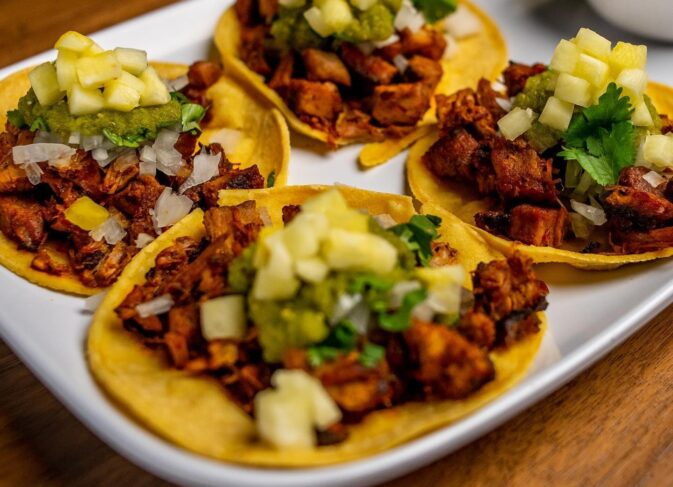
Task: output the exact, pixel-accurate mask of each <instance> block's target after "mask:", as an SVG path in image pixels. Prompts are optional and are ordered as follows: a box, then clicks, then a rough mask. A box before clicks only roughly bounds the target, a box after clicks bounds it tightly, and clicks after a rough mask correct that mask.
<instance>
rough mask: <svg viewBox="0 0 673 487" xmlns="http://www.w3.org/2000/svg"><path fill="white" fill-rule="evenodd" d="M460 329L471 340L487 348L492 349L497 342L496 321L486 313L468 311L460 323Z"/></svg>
mask: <svg viewBox="0 0 673 487" xmlns="http://www.w3.org/2000/svg"><path fill="white" fill-rule="evenodd" d="M458 331H459V332H460V334H461V335H463V336H464V337H465V338H467V339H468V340H469V341H470V342H472V343H474V344H476V345H478V346H480V347H482V348H486V349H491V348H492V347H493V345H494V344H495V338H496V336H495V335H496V327H495V322H494V321H493V320H492V319H491V318H490V316H488V315H487V314H486V313H482V312H478V311H472V310H470V311H468V312H467V313H465V314H464V315H463V316H462V317H461V319H460V323H459V324H458Z"/></svg>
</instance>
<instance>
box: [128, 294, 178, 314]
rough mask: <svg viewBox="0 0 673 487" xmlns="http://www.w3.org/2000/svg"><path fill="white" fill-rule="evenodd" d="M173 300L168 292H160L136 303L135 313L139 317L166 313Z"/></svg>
mask: <svg viewBox="0 0 673 487" xmlns="http://www.w3.org/2000/svg"><path fill="white" fill-rule="evenodd" d="M174 304H175V302H174V301H173V298H172V297H171V295H170V294H162V295H161V296H158V297H156V298H154V299H152V300H150V301H147V302H145V303H140V304H138V305H136V313H138V314H139V315H140V317H141V318H148V317H150V316H155V315H160V314H163V313H167V312H169V311H170V310H171V308H172V307H173V305H174Z"/></svg>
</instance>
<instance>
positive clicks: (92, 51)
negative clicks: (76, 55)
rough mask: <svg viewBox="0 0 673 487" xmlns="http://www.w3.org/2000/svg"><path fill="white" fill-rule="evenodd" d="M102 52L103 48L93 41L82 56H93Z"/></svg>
mask: <svg viewBox="0 0 673 487" xmlns="http://www.w3.org/2000/svg"><path fill="white" fill-rule="evenodd" d="M102 52H105V49H103V48H102V47H100V46H99V45H98V44H96V43H95V42H93V43H92V44H91V45H90V46H89V47H88V48H87V49H86V50H85V51H84V52H83V53H82V56H95V55H96V54H100V53H102Z"/></svg>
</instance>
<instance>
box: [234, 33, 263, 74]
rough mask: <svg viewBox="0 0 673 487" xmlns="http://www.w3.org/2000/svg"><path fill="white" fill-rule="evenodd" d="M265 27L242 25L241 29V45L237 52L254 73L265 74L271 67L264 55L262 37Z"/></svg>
mask: <svg viewBox="0 0 673 487" xmlns="http://www.w3.org/2000/svg"><path fill="white" fill-rule="evenodd" d="M265 35H266V27H265V26H264V25H259V26H257V27H243V28H242V29H241V45H240V47H239V53H240V56H241V59H242V60H243V62H244V63H245V64H246V65H247V66H248V67H249V68H250V69H252V70H253V71H254V72H255V73H257V74H261V75H262V76H267V75H269V74H271V67H270V66H269V63H268V62H267V61H266V57H265V56H264V37H265Z"/></svg>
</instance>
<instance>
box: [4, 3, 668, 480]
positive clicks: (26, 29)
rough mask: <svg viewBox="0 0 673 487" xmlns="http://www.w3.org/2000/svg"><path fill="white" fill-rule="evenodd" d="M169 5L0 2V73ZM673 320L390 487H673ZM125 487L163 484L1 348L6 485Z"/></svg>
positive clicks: (664, 318)
mask: <svg viewBox="0 0 673 487" xmlns="http://www.w3.org/2000/svg"><path fill="white" fill-rule="evenodd" d="M169 3H172V2H171V0H142V1H139V0H133V1H130V0H127V1H124V2H109V1H106V0H88V1H87V2H79V1H75V0H59V1H58V2H54V1H53V0H33V1H31V2H26V0H2V1H0V9H1V13H2V14H1V15H0V66H5V65H8V64H10V63H12V62H14V61H17V60H19V59H22V58H24V57H26V56H28V55H30V54H34V53H37V52H40V51H42V50H44V49H46V48H48V47H50V46H51V45H52V44H53V42H54V40H55V39H56V38H57V36H58V35H59V34H60V33H62V32H63V31H64V30H66V29H75V30H78V31H81V32H91V31H95V30H98V29H100V28H103V27H105V26H107V25H110V24H113V23H116V22H120V21H122V20H124V19H126V18H130V17H133V16H136V15H139V14H141V13H143V12H146V11H148V10H151V9H153V8H157V7H159V6H162V5H165V4H169ZM82 5H85V6H82ZM131 44H133V43H132V42H131ZM672 322H673V307H671V308H669V309H667V310H666V311H665V312H663V313H662V314H661V315H660V316H659V317H657V318H656V319H655V320H653V321H652V322H651V323H649V324H648V325H647V326H646V327H645V328H644V329H643V330H642V331H641V332H639V333H638V334H637V335H636V336H635V337H633V338H632V339H630V340H628V341H627V342H626V343H625V344H624V345H622V346H621V347H619V348H618V349H616V350H615V351H614V352H612V353H611V354H610V355H609V356H608V357H607V358H606V359H604V360H603V361H601V362H600V363H599V364H598V365H596V366H595V367H593V368H592V369H590V370H589V371H588V372H586V373H584V374H582V375H581V376H579V377H578V378H577V379H575V380H574V381H572V382H571V383H570V384H568V385H567V386H566V387H564V388H562V389H561V390H559V391H558V392H556V393H555V394H553V395H551V396H550V397H548V398H547V399H545V400H544V401H542V402H540V403H539V404H538V405H536V406H534V407H532V408H531V409H529V410H528V411H526V412H524V413H522V414H521V415H519V416H518V417H516V418H515V419H514V420H512V421H510V422H509V423H507V424H505V425H504V426H503V427H501V428H499V429H498V430H496V431H494V432H492V433H491V434H489V435H487V436H486V437H484V438H482V439H481V440H479V441H477V442H475V443H473V444H471V445H469V446H468V447H466V448H463V449H462V450H460V451H458V452H456V453H454V454H453V455H450V456H449V457H447V458H444V459H443V460H441V461H439V462H437V463H435V464H433V465H431V466H429V467H427V468H424V469H422V470H421V471H419V472H415V473H413V474H411V475H409V476H407V477H405V478H402V479H399V480H397V481H395V482H393V483H391V484H390V486H400V487H401V486H403V485H414V486H418V487H426V486H427V487H431V486H432V487H434V486H440V485H441V486H449V485H456V486H465V485H470V486H481V485H484V486H494V485H526V486H528V485H531V486H532V485H578V486H595V485H605V486H613V485H624V486H627V485H671V484H672V483H673V407H671V406H670V403H671V401H673V327H672V326H671V323H672ZM124 482H126V483H129V485H134V486H135V485H161V484H162V483H163V482H161V481H160V480H158V479H156V478H154V477H152V476H151V475H149V474H147V473H145V472H143V471H141V470H139V469H138V468H137V467H135V466H133V465H132V464H130V463H129V462H128V461H126V460H125V459H123V458H121V457H120V456H119V455H117V454H116V453H114V452H113V451H112V450H111V449H110V448H108V447H107V446H106V445H104V444H103V443H102V442H101V441H100V440H98V439H97V438H96V437H94V436H93V435H92V434H91V433H89V432H88V431H87V430H86V429H85V428H84V427H83V426H82V425H81V424H80V423H79V422H78V421H77V420H76V419H74V418H73V417H72V416H71V415H70V413H68V412H67V411H66V410H65V409H64V408H63V407H62V406H61V405H60V404H59V403H58V402H57V401H56V400H55V399H54V398H53V397H52V396H51V394H50V393H49V392H47V391H46V390H45V388H44V387H42V385H41V384H40V383H38V382H37V380H36V379H35V378H34V377H33V376H32V375H31V374H30V372H29V371H28V370H27V369H26V368H25V367H24V366H23V365H21V363H20V362H19V361H18V359H17V358H16V357H15V356H14V354H12V352H11V351H10V350H9V349H8V348H7V347H6V346H5V345H4V344H2V343H1V342H0V485H34V484H41V485H69V486H79V485H82V486H84V485H121V484H123V483H124Z"/></svg>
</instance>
